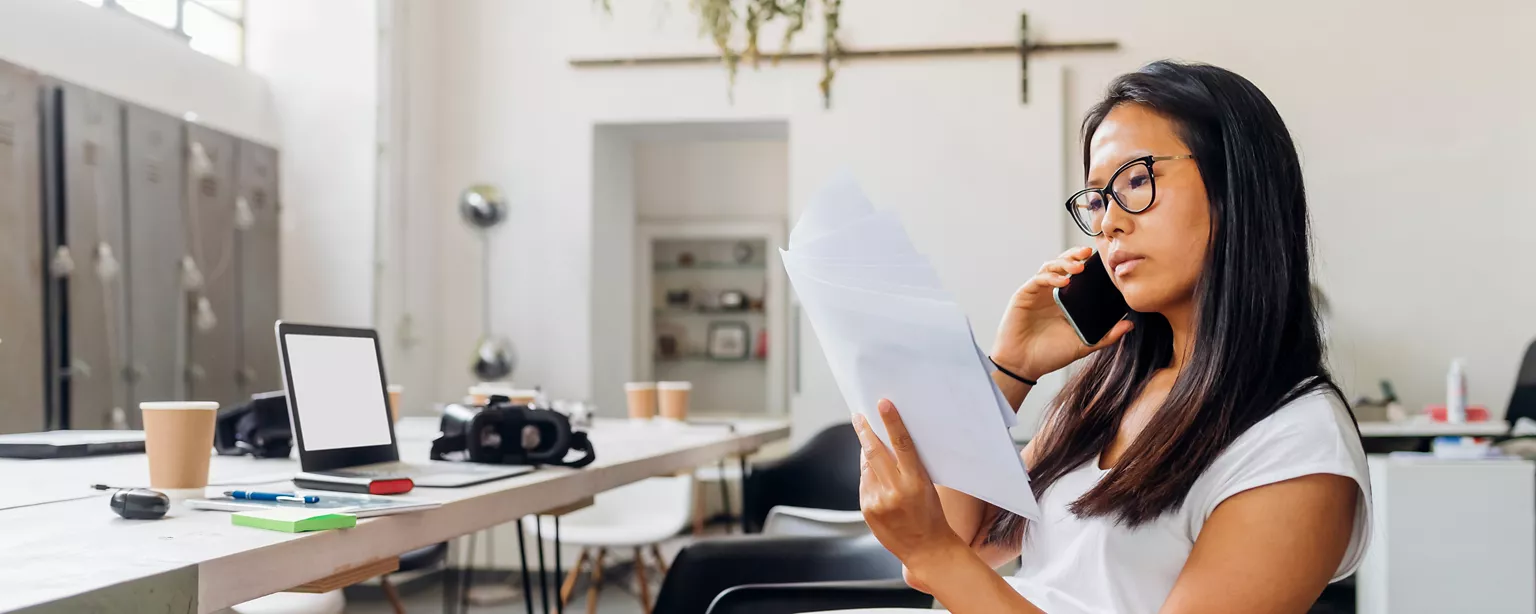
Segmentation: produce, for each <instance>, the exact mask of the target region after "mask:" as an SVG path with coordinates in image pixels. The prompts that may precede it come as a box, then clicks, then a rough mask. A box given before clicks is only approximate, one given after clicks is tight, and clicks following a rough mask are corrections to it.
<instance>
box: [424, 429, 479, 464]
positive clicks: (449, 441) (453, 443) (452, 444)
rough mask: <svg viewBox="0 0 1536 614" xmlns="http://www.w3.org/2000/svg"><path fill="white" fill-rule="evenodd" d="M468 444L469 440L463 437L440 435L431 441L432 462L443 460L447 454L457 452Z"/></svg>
mask: <svg viewBox="0 0 1536 614" xmlns="http://www.w3.org/2000/svg"><path fill="white" fill-rule="evenodd" d="M468 444H469V440H468V439H467V438H465V437H464V436H463V435H441V436H439V437H438V438H437V439H433V440H432V454H431V456H429V458H431V459H432V460H435V461H440V460H443V456H444V455H445V454H447V453H449V452H459V451H462V450H464V447H465V446H466V445H468Z"/></svg>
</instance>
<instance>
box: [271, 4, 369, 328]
mask: <svg viewBox="0 0 1536 614" xmlns="http://www.w3.org/2000/svg"><path fill="white" fill-rule="evenodd" d="M377 9H378V3H377V2H376V1H375V0H327V1H325V2H290V1H288V0H250V1H249V3H248V6H247V7H246V28H247V37H246V61H247V62H248V63H249V65H250V68H251V70H252V71H254V72H256V73H257V74H259V75H261V76H262V77H263V78H265V79H266V80H267V82H268V83H269V84H270V87H271V90H272V98H273V100H274V101H275V104H276V107H277V115H278V118H279V121H278V131H279V134H280V136H281V140H282V142H283V143H284V147H283V155H282V161H281V166H280V173H281V177H282V203H283V216H282V227H283V228H282V253H283V265H282V277H283V297H282V301H283V305H282V313H283V317H284V318H285V319H288V320H296V321H305V322H317V323H330V324H345V325H364V326H366V325H370V324H372V323H373V319H374V317H373V298H374V297H373V291H374V283H373V280H374V261H373V259H374V243H375V227H374V222H375V215H374V212H375V206H376V199H377V194H376V186H375V181H376V180H377V178H378V168H377V167H378V164H377V162H378V142H379V139H378V124H377V121H378V104H379V86H378V83H379V80H378V71H379V64H378V61H379V16H378V10H377Z"/></svg>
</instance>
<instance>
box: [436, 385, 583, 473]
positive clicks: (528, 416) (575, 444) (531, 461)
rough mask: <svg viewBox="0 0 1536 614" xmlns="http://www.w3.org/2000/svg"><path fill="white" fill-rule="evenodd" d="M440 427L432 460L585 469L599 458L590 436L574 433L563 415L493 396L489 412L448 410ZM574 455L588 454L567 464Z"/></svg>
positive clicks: (461, 407)
mask: <svg viewBox="0 0 1536 614" xmlns="http://www.w3.org/2000/svg"><path fill="white" fill-rule="evenodd" d="M439 428H440V430H441V433H440V434H439V435H438V437H437V439H435V440H433V441H432V460H464V461H469V462H472V463H489V464H494V465H560V466H565V467H585V466H587V465H590V464H592V461H593V460H594V459H595V458H596V456H597V453H596V452H595V451H594V450H593V449H592V441H591V440H590V439H588V438H587V434H586V433H583V432H579V431H576V430H574V429H573V428H572V427H571V420H570V418H568V417H566V416H565V414H562V413H560V412H557V411H553V410H549V409H539V408H535V407H529V406H527V405H515V404H513V403H512V402H511V401H510V400H509V399H507V397H501V396H495V397H491V401H490V403H488V404H487V405H486V406H485V407H477V406H473V405H449V406H447V407H445V408H444V409H443V420H442V423H441V425H440V427H439ZM572 450H575V451H577V452H583V453H584V454H583V455H582V456H581V457H580V458H577V459H575V460H571V461H567V460H565V457H566V455H567V454H568V453H570V452H571V451H572Z"/></svg>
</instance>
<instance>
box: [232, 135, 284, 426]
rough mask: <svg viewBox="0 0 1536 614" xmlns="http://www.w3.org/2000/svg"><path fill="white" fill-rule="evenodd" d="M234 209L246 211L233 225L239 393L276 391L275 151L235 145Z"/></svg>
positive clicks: (279, 384) (279, 377) (278, 387)
mask: <svg viewBox="0 0 1536 614" xmlns="http://www.w3.org/2000/svg"><path fill="white" fill-rule="evenodd" d="M239 154H240V155H239V165H238V169H237V171H236V172H237V178H238V182H239V184H238V185H239V188H238V192H237V196H236V199H237V200H236V211H237V212H239V211H240V209H241V208H242V207H243V208H244V209H245V210H246V211H248V212H249V213H250V218H249V224H237V225H236V228H237V231H236V233H235V242H236V245H238V246H239V262H240V279H239V287H240V296H239V305H240V320H241V328H242V333H243V334H242V335H241V339H240V355H241V369H240V383H241V391H240V392H241V395H242V396H245V397H249V396H250V395H252V394H255V393H258V392H265V391H269V390H281V389H282V387H283V381H282V373H281V372H280V369H281V367H280V365H279V363H278V358H277V343H276V341H275V340H274V338H273V333H272V326H273V324H274V323H275V322H277V319H278V317H279V315H278V306H279V305H280V301H279V298H280V295H279V284H278V266H279V259H278V254H279V252H278V212H279V210H280V207H279V205H278V181H277V179H278V177H277V152H276V151H273V150H272V149H269V148H266V147H263V146H261V145H257V144H255V143H250V142H245V141H242V142H241V143H240V147H239Z"/></svg>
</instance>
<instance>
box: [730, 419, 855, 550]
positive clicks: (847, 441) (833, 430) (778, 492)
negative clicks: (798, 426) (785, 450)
mask: <svg viewBox="0 0 1536 614" xmlns="http://www.w3.org/2000/svg"><path fill="white" fill-rule="evenodd" d="M776 505H793V506H798V507H810V508H819V509H828V510H856V509H859V436H858V434H857V433H855V432H854V430H853V425H852V424H838V425H834V426H830V427H827V428H826V429H824V430H822V431H821V432H820V433H817V434H816V436H815V437H812V438H811V440H810V441H808V442H806V443H805V445H803V446H801V447H800V449H799V450H796V451H795V452H794V453H793V454H790V455H789V456H786V457H784V458H782V459H779V460H777V461H772V462H767V463H761V464H758V465H755V466H754V467H753V468H752V472H751V474H750V475H749V476H747V483H746V491H745V500H744V501H743V502H742V506H743V508H744V509H743V513H744V514H746V520H747V524H748V525H749V526H751V527H754V528H759V527H762V526H763V521H764V520H765V519H767V518H768V511H769V510H771V509H773V507H774V506H776Z"/></svg>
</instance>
